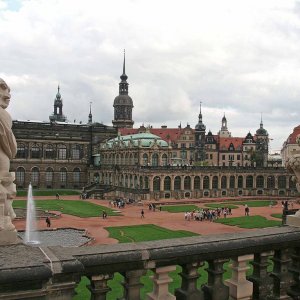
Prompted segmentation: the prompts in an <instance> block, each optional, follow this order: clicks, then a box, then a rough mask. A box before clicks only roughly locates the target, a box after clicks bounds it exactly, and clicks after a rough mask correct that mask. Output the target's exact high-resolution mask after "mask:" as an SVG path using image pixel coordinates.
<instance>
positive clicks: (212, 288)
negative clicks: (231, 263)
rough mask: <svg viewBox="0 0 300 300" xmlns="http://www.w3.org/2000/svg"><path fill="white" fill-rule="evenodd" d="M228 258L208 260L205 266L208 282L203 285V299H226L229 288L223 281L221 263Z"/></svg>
mask: <svg viewBox="0 0 300 300" xmlns="http://www.w3.org/2000/svg"><path fill="white" fill-rule="evenodd" d="M227 261H228V259H221V258H220V259H214V260H209V261H208V265H209V267H208V268H207V273H208V282H207V284H206V285H204V286H203V288H202V289H203V291H204V296H205V299H209V300H228V298H229V288H228V286H226V285H224V283H223V273H224V272H225V271H224V269H223V264H224V263H225V262H227Z"/></svg>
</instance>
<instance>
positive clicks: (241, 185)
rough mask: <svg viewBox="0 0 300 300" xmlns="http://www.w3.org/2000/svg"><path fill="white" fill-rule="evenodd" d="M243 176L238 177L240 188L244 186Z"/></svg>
mask: <svg viewBox="0 0 300 300" xmlns="http://www.w3.org/2000/svg"><path fill="white" fill-rule="evenodd" d="M243 181H244V180H243V176H239V177H238V188H239V189H241V188H243Z"/></svg>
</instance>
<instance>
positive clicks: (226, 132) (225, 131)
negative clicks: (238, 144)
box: [219, 113, 231, 137]
mask: <svg viewBox="0 0 300 300" xmlns="http://www.w3.org/2000/svg"><path fill="white" fill-rule="evenodd" d="M219 136H220V137H231V133H230V132H229V130H228V127H227V119H226V117H225V113H224V116H223V118H222V126H221V130H220V131H219Z"/></svg>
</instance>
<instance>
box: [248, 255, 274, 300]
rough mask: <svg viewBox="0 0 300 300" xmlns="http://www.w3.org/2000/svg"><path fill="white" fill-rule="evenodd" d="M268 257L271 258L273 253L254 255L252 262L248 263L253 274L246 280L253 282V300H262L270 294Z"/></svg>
mask: <svg viewBox="0 0 300 300" xmlns="http://www.w3.org/2000/svg"><path fill="white" fill-rule="evenodd" d="M270 256H273V251H268V252H262V253H255V254H254V260H253V261H252V262H250V263H251V264H252V265H253V273H252V275H251V276H249V277H248V280H249V281H252V282H253V300H264V299H267V296H268V295H270V294H271V290H272V280H271V277H270V276H269V275H270V274H269V273H268V267H269V265H270V262H269V257H270Z"/></svg>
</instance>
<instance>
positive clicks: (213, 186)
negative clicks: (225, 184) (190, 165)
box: [212, 176, 218, 189]
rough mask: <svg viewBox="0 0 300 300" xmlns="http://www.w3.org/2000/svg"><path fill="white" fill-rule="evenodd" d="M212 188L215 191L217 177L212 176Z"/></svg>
mask: <svg viewBox="0 0 300 300" xmlns="http://www.w3.org/2000/svg"><path fill="white" fill-rule="evenodd" d="M212 188H213V189H217V188H218V176H214V177H213V179H212Z"/></svg>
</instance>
